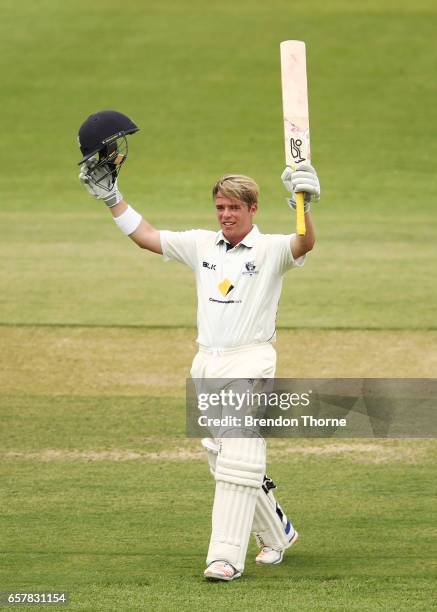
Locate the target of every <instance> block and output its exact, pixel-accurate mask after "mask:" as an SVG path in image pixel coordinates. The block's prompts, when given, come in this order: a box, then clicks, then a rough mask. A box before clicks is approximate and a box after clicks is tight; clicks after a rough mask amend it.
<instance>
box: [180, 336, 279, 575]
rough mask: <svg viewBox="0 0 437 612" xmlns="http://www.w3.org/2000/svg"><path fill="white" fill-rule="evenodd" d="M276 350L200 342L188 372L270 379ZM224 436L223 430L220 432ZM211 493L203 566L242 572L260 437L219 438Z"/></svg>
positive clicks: (261, 453)
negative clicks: (220, 564)
mask: <svg viewBox="0 0 437 612" xmlns="http://www.w3.org/2000/svg"><path fill="white" fill-rule="evenodd" d="M275 370H276V351H275V349H274V348H273V346H272V345H271V344H270V343H262V344H252V345H248V346H241V347H236V348H231V349H210V348H205V347H200V348H199V352H198V353H197V355H196V356H195V358H194V361H193V365H192V368H191V376H192V377H193V378H195V379H199V378H200V379H205V378H206V379H209V378H223V379H240V378H241V379H243V378H250V379H252V378H255V379H260V378H261V379H262V378H274V376H275ZM224 436H225V434H224ZM217 442H218V443H219V449H220V450H219V452H218V456H217V462H216V466H215V474H214V476H215V481H216V488H215V496H214V505H213V511H212V530H211V539H210V544H209V550H208V555H207V559H206V563H207V565H209V564H210V563H212V562H213V561H217V560H224V561H228V563H231V565H233V566H234V567H235V568H236V569H237V570H238V571H240V572H241V571H243V569H244V563H245V559H246V553H247V547H248V543H249V537H250V532H251V528H252V525H253V522H254V514H255V507H256V504H257V498H258V494H259V492H260V490H261V485H262V483H263V478H264V474H265V472H266V445H265V441H264V440H263V439H262V438H260V437H254V438H232V437H230V438H228V437H223V438H220V439H219V440H217Z"/></svg>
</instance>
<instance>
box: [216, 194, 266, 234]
mask: <svg viewBox="0 0 437 612" xmlns="http://www.w3.org/2000/svg"><path fill="white" fill-rule="evenodd" d="M257 208H258V205H257V204H252V205H251V206H250V207H249V206H248V205H247V204H246V203H245V202H241V201H240V200H235V199H231V198H228V197H226V196H224V195H223V194H222V193H220V191H219V192H218V194H217V195H216V198H215V209H216V213H217V219H218V222H219V223H220V228H221V230H222V232H223V235H224V237H225V238H226V240H229V242H230V243H231V244H232V245H235V244H238V243H239V242H240V241H241V240H243V238H244V237H245V236H247V234H248V233H249V232H250V230H251V229H252V224H253V217H254V215H255V213H256V211H257Z"/></svg>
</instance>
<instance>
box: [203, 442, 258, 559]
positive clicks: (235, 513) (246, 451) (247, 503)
mask: <svg viewBox="0 0 437 612" xmlns="http://www.w3.org/2000/svg"><path fill="white" fill-rule="evenodd" d="M265 464H266V447H265V442H264V440H263V439H262V438H222V439H221V440H220V444H219V453H218V455H217V461H216V467H215V480H216V488H215V497H214V506H213V511H212V533H211V541H210V545H209V550H208V557H207V560H206V562H207V564H208V565H209V564H210V563H212V562H213V561H217V560H220V559H221V560H224V561H228V563H231V565H233V566H234V567H235V569H237V570H238V571H243V569H244V561H245V558H246V552H247V546H248V543H249V536H250V529H251V526H252V523H253V515H254V512H255V506H256V502H257V498H258V493H259V491H260V488H261V485H262V482H263V477H264V473H265Z"/></svg>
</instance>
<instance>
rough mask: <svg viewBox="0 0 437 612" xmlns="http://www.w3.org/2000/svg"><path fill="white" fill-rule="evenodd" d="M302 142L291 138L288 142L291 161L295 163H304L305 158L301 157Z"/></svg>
mask: <svg viewBox="0 0 437 612" xmlns="http://www.w3.org/2000/svg"><path fill="white" fill-rule="evenodd" d="M301 147H302V140H301V139H300V138H296V140H295V139H294V138H292V139H291V140H290V150H291V154H292V156H293V159H294V161H295V162H296V163H299V162H303V161H305V158H304V157H302V149H301Z"/></svg>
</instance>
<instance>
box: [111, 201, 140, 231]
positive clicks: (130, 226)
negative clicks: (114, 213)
mask: <svg viewBox="0 0 437 612" xmlns="http://www.w3.org/2000/svg"><path fill="white" fill-rule="evenodd" d="M142 219H143V218H142V216H141V215H140V213H137V211H136V210H134V209H133V208H132V206H129V205H128V207H127V209H126V210H125V211H124V213H122V214H121V215H120V216H119V217H114V221H115V223H116V225H117V227H118V228H119V229H120V230H121V231H122V232H123V234H126V236H129V235H130V234H132V233H133V232H134V231H135V230H136V229H137V228H138V226H139V224H140V223H141V221H142Z"/></svg>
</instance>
